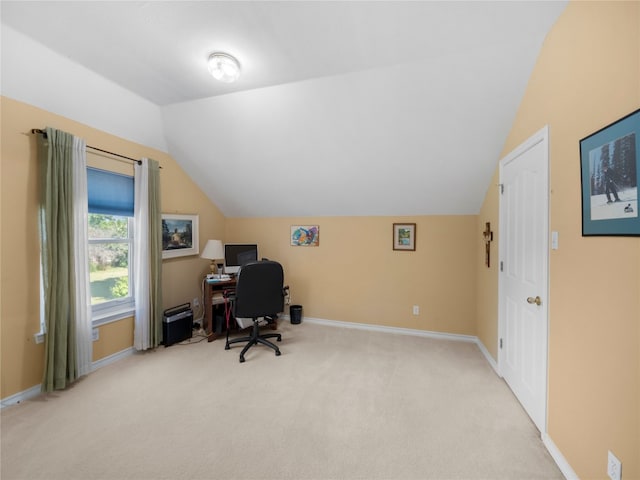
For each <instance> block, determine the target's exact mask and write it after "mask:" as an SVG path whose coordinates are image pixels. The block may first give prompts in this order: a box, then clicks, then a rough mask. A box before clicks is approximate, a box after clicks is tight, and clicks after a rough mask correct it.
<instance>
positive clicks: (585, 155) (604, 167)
mask: <svg viewBox="0 0 640 480" xmlns="http://www.w3.org/2000/svg"><path fill="white" fill-rule="evenodd" d="M639 153H640V110H636V111H635V112H633V113H630V114H629V115H627V116H625V117H623V118H621V119H620V120H617V121H615V122H614V123H612V124H610V125H607V126H606V127H604V128H602V129H600V130H598V131H597V132H595V133H592V134H591V135H589V136H588V137H585V138H583V139H582V140H580V172H581V187H582V236H592V235H607V236H614V235H622V236H638V235H640V216H638V181H639V180H640V177H639V174H640V165H639V163H640V158H639Z"/></svg>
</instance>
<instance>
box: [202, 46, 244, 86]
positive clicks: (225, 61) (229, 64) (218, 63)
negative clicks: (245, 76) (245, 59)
mask: <svg viewBox="0 0 640 480" xmlns="http://www.w3.org/2000/svg"><path fill="white" fill-rule="evenodd" d="M209 73H211V75H213V78H215V79H216V80H220V81H221V82H224V83H232V82H235V81H236V80H237V79H238V78H239V77H240V63H238V60H236V59H235V58H234V57H232V56H231V55H228V54H226V53H212V54H211V55H210V56H209Z"/></svg>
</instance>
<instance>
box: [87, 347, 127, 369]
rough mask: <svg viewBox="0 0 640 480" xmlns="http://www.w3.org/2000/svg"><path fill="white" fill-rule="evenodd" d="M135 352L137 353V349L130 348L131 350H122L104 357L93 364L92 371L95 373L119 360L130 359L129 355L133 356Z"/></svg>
mask: <svg viewBox="0 0 640 480" xmlns="http://www.w3.org/2000/svg"><path fill="white" fill-rule="evenodd" d="M135 351H136V350H135V348H133V347H129V348H125V349H124V350H120V351H119V352H116V353H114V354H112V355H109V356H108V357H104V358H101V359H100V360H96V361H95V362H93V363H92V364H91V371H92V372H95V371H96V370H98V369H99V368H102V367H105V366H107V365H110V364H112V363H114V362H117V361H118V360H122V359H123V358H125V357H128V356H129V355H133V353H134V352H135Z"/></svg>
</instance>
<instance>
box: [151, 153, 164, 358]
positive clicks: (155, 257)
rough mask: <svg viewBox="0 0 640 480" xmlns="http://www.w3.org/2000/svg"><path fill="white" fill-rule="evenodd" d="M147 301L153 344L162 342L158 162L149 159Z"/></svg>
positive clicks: (160, 221)
mask: <svg viewBox="0 0 640 480" xmlns="http://www.w3.org/2000/svg"><path fill="white" fill-rule="evenodd" d="M149 270H150V271H149V276H150V279H149V283H150V286H149V303H150V305H151V318H152V324H153V326H154V328H153V331H154V334H153V335H154V341H153V344H154V346H156V347H157V346H158V345H160V343H161V342H162V209H161V205H160V164H159V163H158V162H157V161H155V160H151V159H149Z"/></svg>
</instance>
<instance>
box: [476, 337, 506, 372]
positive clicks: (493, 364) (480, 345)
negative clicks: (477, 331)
mask: <svg viewBox="0 0 640 480" xmlns="http://www.w3.org/2000/svg"><path fill="white" fill-rule="evenodd" d="M476 344H477V345H478V348H479V349H480V351H481V352H482V354H483V355H484V358H486V359H487V362H489V365H491V368H493V370H494V371H495V372H496V375H498V376H499V377H502V375H500V369H499V368H498V363H497V362H496V361H495V360H494V359H493V357H492V356H491V354H490V353H489V350H487V347H485V346H484V343H482V342H481V341H480V339H479V338H476Z"/></svg>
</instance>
